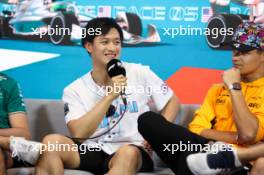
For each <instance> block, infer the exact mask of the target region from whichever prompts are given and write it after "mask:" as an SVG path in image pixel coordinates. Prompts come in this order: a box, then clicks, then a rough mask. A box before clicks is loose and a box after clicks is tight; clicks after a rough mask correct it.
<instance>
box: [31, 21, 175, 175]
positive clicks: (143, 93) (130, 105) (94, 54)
mask: <svg viewBox="0 0 264 175" xmlns="http://www.w3.org/2000/svg"><path fill="white" fill-rule="evenodd" d="M86 31H87V32H89V35H87V36H86V37H84V38H83V39H82V45H83V47H84V48H85V49H86V50H87V51H88V53H89V55H90V56H91V58H92V64H93V69H92V70H91V71H90V72H88V73H87V74H85V75H84V76H82V77H80V78H79V79H77V80H76V81H74V82H73V83H71V84H70V85H69V86H67V87H66V88H65V89H64V93H63V101H64V103H65V120H66V123H67V126H68V129H69V131H70V133H71V135H72V137H74V138H72V139H70V138H68V137H65V136H62V135H55V134H53V135H48V136H46V137H45V138H44V139H43V143H44V144H45V145H47V146H48V145H49V144H52V143H53V144H56V145H57V146H59V145H62V144H67V145H70V147H71V148H74V145H78V149H71V150H57V151H48V150H45V151H44V152H43V153H42V154H41V156H40V158H39V161H38V164H37V168H36V174H49V175H50V174H56V175H59V174H63V172H64V168H72V169H80V170H86V171H90V172H92V173H94V174H105V173H107V174H110V175H111V174H112V175H119V174H120V175H124V174H126V175H129V174H135V173H136V172H137V171H145V172H147V171H152V170H153V162H152V159H151V157H150V155H149V154H148V152H147V150H146V148H145V147H144V146H146V145H148V144H147V142H145V141H144V140H143V138H142V136H141V135H140V134H139V132H138V129H137V119H138V117H139V116H140V115H141V114H142V113H144V112H147V111H150V106H154V107H155V108H156V109H157V110H158V111H159V112H161V113H162V115H163V116H164V117H165V118H166V119H167V120H168V121H174V119H175V117H176V114H177V112H178V109H179V103H178V99H177V97H176V96H175V95H174V94H173V92H172V90H171V89H170V88H169V87H168V86H167V85H166V84H165V83H164V82H163V81H162V80H161V79H160V78H159V77H158V76H157V75H156V74H155V73H153V72H152V71H151V70H150V68H149V67H147V66H143V65H140V64H132V63H123V67H124V68H125V70H126V76H124V75H117V76H114V77H112V78H110V76H109V75H108V73H107V71H106V65H107V63H108V62H109V61H111V60H113V59H118V58H119V57H120V51H121V44H122V41H123V34H122V30H121V28H120V26H119V25H118V24H117V23H116V22H115V20H113V19H112V18H95V19H93V20H91V21H89V22H88V24H87V26H86ZM91 31H94V33H92V32H91ZM116 87H117V88H124V87H125V93H124V94H125V98H126V101H127V102H125V103H124V100H123V99H122V97H123V96H124V95H122V97H121V95H120V94H121V91H118V90H111V89H115V88H116ZM126 104H127V105H126ZM150 122H151V121H150Z"/></svg>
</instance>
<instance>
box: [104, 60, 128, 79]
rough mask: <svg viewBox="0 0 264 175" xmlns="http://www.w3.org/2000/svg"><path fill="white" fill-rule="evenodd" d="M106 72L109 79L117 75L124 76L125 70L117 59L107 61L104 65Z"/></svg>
mask: <svg viewBox="0 0 264 175" xmlns="http://www.w3.org/2000/svg"><path fill="white" fill-rule="evenodd" d="M106 71H107V72H108V75H109V77H111V78H112V77H114V76H117V75H123V76H126V70H125V68H124V67H123V65H122V62H121V61H120V60H118V59H112V60H111V61H109V62H108V63H107V65H106Z"/></svg>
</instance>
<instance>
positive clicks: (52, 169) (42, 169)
mask: <svg viewBox="0 0 264 175" xmlns="http://www.w3.org/2000/svg"><path fill="white" fill-rule="evenodd" d="M42 143H43V144H45V145H48V144H52V143H53V144H55V145H56V144H57V145H58V144H67V145H68V146H69V147H70V148H72V145H73V144H74V142H73V141H72V140H71V139H69V138H67V137H65V136H62V135H58V134H51V135H48V136H46V137H45V138H44V139H43V141H42ZM79 164H80V156H79V153H78V151H72V149H70V150H67V149H65V150H53V151H52V150H45V151H44V152H43V153H42V154H41V155H40V159H39V161H38V163H37V166H36V174H37V175H63V174H64V167H65V168H77V167H78V166H79Z"/></svg>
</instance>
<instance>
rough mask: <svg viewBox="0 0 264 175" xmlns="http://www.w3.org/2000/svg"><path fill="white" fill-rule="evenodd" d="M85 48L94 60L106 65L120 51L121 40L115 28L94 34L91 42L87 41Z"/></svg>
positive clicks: (118, 54)
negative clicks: (100, 33)
mask: <svg viewBox="0 0 264 175" xmlns="http://www.w3.org/2000/svg"><path fill="white" fill-rule="evenodd" d="M85 47H86V49H87V50H88V51H89V52H90V54H91V57H92V59H94V61H95V62H97V63H99V64H101V65H106V64H107V63H108V62H109V61H110V60H112V59H118V58H119V56H120V52H121V40H120V36H119V33H118V31H117V30H116V29H115V28H112V29H110V31H109V32H108V33H107V34H106V35H100V36H96V37H95V38H94V40H93V43H87V44H86V46H85Z"/></svg>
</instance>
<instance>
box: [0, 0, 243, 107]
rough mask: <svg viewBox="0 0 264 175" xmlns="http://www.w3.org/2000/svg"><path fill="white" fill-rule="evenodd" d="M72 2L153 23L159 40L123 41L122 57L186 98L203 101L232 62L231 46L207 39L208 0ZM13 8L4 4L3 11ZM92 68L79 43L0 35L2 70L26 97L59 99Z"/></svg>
mask: <svg viewBox="0 0 264 175" xmlns="http://www.w3.org/2000/svg"><path fill="white" fill-rule="evenodd" d="M72 3H73V4H75V5H76V7H77V8H78V10H79V12H80V13H83V14H86V15H87V16H91V17H96V16H112V17H115V16H116V14H117V13H118V12H122V11H125V12H133V13H136V14H137V15H138V16H139V17H140V18H141V20H142V23H143V35H145V34H146V26H147V24H154V25H155V26H156V27H157V30H158V32H159V34H160V37H161V42H160V43H158V44H153V45H142V44H139V45H133V46H125V47H124V48H123V50H122V56H121V59H122V60H123V61H127V62H136V63H142V64H146V65H149V66H150V67H151V69H152V70H153V71H154V72H155V73H157V74H158V75H159V76H160V77H161V78H162V79H163V80H165V81H166V82H167V83H168V84H169V86H171V87H172V88H173V90H174V91H175V92H176V94H177V95H178V96H179V97H180V99H181V102H182V103H192V104H193V103H201V102H202V99H203V97H204V95H205V93H206V91H207V89H208V88H209V87H210V86H211V85H212V83H216V82H221V77H220V74H221V72H222V71H223V70H225V69H227V68H229V67H231V66H232V65H231V52H230V51H220V50H212V49H210V48H209V47H208V46H207V44H206V41H205V36H204V28H205V27H206V22H207V20H208V19H209V17H210V16H211V15H212V12H211V9H210V5H209V2H208V1H206V0H205V1H198V0H189V1H186V0H177V1H169V0H166V1H164V0H155V1H149V0H140V1H139V0H133V1H132V0H127V1H125V2H124V1H121V0H111V1H109V0H100V1H99V0H93V1H87V0H85V1H84V0H78V1H72ZM13 8H14V6H10V5H8V4H0V10H1V11H3V10H7V9H13ZM231 11H232V12H233V13H242V14H247V13H248V9H247V8H243V7H239V6H237V5H235V4H232V8H231ZM194 28H199V29H202V33H198V34H195V33H191V32H190V31H192V29H194ZM180 30H181V32H182V35H180V33H179V32H180ZM177 32H178V33H177ZM188 32H189V33H188ZM90 69H91V59H90V57H89V55H88V54H87V52H86V51H85V50H84V49H83V48H82V47H81V46H80V45H78V44H75V45H69V46H62V45H54V44H52V43H50V42H42V41H28V40H22V39H20V40H17V39H10V38H7V37H6V38H1V39H0V71H3V72H4V73H7V74H8V75H10V76H12V77H14V78H16V79H17V80H18V82H19V83H20V85H21V88H22V90H23V94H24V97H26V98H44V99H46V98H49V99H60V98H61V95H62V91H63V88H64V87H65V86H66V85H68V84H69V83H70V82H72V81H73V80H74V79H76V78H78V77H80V76H81V75H83V74H85V73H86V72H87V71H89V70H90Z"/></svg>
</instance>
